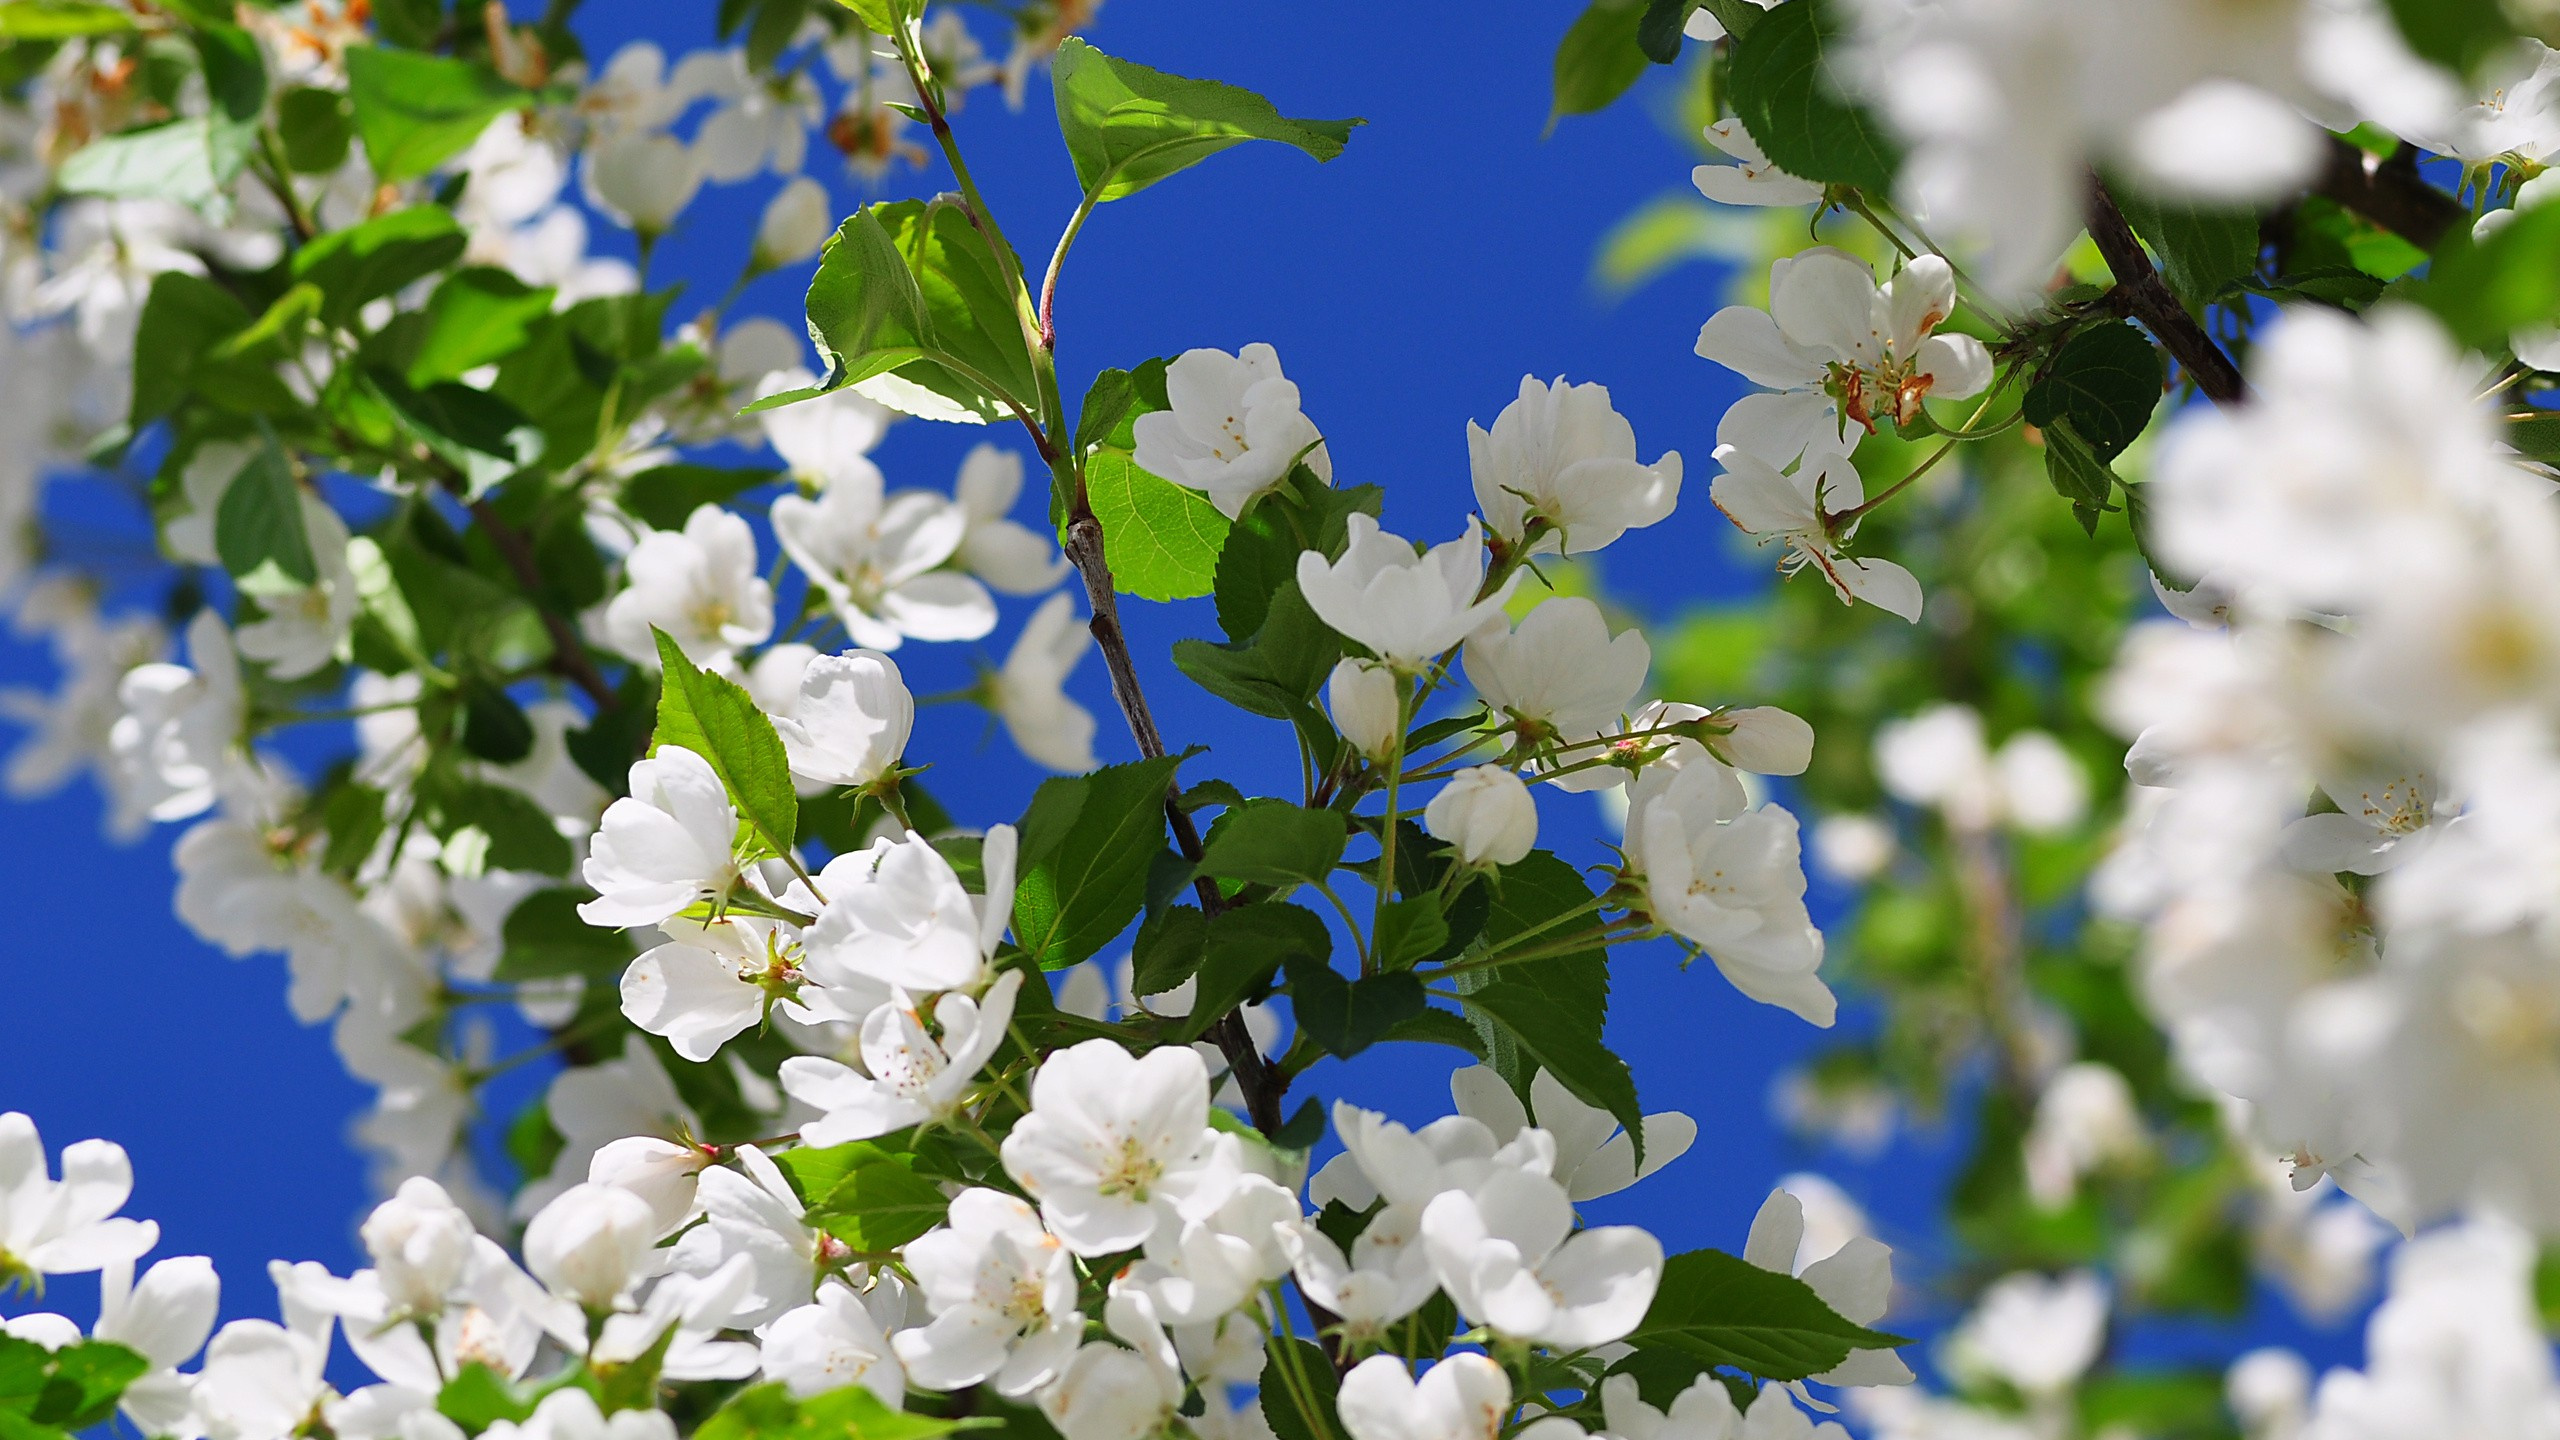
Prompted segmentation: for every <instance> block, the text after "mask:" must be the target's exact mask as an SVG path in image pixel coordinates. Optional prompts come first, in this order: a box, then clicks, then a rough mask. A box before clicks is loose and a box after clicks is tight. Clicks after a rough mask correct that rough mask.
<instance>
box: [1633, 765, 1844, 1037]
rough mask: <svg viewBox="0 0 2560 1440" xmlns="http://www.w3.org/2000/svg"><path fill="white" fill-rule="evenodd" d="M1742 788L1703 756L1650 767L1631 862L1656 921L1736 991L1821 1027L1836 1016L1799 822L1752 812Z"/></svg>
mask: <svg viewBox="0 0 2560 1440" xmlns="http://www.w3.org/2000/svg"><path fill="white" fill-rule="evenodd" d="M1749 805H1750V802H1749V800H1748V798H1747V797H1745V795H1744V794H1743V791H1742V785H1741V782H1740V781H1738V780H1736V779H1735V778H1734V775H1733V772H1732V771H1730V770H1727V769H1726V768H1725V767H1724V766H1723V765H1721V764H1718V763H1717V762H1715V761H1713V760H1710V759H1707V758H1705V757H1703V756H1701V757H1699V758H1698V759H1695V760H1692V761H1690V762H1689V763H1687V764H1685V765H1681V766H1679V767H1678V768H1677V769H1671V768H1668V767H1666V766H1659V765H1658V766H1655V767H1651V768H1649V769H1648V770H1647V771H1646V772H1645V774H1644V775H1643V776H1642V777H1640V778H1639V779H1638V781H1637V782H1636V785H1635V787H1634V793H1633V795H1632V796H1631V803H1630V808H1629V810H1628V812H1627V862H1628V866H1629V868H1630V869H1631V870H1632V871H1635V872H1638V873H1641V874H1642V875H1643V877H1644V884H1645V895H1646V903H1647V904H1648V905H1649V906H1650V907H1651V908H1652V912H1653V916H1654V919H1655V920H1656V921H1657V922H1659V923H1660V924H1661V925H1663V926H1664V927H1665V928H1667V929H1669V930H1671V931H1672V932H1673V933H1675V934H1677V935H1679V936H1681V937H1682V938H1683V939H1686V940H1689V941H1692V942H1694V943H1695V944H1697V945H1699V946H1700V947H1702V948H1703V949H1705V950H1706V952H1707V954H1708V956H1709V957H1710V958H1712V959H1713V960H1714V961H1715V963H1716V968H1717V969H1718V970H1720V971H1722V972H1724V977H1725V978H1726V979H1727V980H1730V981H1732V982H1733V987H1734V988H1735V989H1737V990H1740V991H1741V992H1742V993H1743V994H1745V995H1748V996H1750V997H1751V998H1752V999H1754V1000H1757V1001H1760V1002H1761V1003H1762V1004H1765V1005H1776V1006H1779V1007H1781V1008H1783V1009H1787V1010H1792V1011H1794V1012H1795V1013H1796V1014H1798V1015H1801V1016H1803V1017H1804V1018H1805V1019H1807V1020H1810V1021H1812V1022H1813V1023H1814V1024H1816V1025H1829V1024H1830V1023H1831V1021H1832V1019H1833V1017H1834V1016H1835V1015H1836V1014H1837V1013H1838V1011H1839V1002H1838V1001H1837V1000H1836V999H1834V998H1833V996H1832V994H1831V990H1830V987H1829V986H1826V985H1824V984H1823V983H1822V980H1821V977H1820V976H1819V975H1817V974H1816V973H1815V972H1816V971H1817V970H1819V969H1820V967H1821V965H1822V932H1821V931H1819V930H1817V929H1815V928H1814V926H1813V920H1812V917H1811V916H1810V915H1808V914H1807V913H1806V911H1805V905H1804V888H1805V880H1804V859H1803V853H1802V850H1801V848H1800V846H1799V842H1798V838H1797V833H1796V817H1795V816H1793V815H1791V814H1789V813H1787V812H1786V811H1785V810H1783V809H1781V808H1779V807H1778V806H1775V805H1762V806H1760V807H1758V808H1757V809H1753V808H1749Z"/></svg>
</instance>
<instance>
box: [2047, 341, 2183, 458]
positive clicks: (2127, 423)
mask: <svg viewBox="0 0 2560 1440" xmlns="http://www.w3.org/2000/svg"><path fill="white" fill-rule="evenodd" d="M2166 376H2167V372H2166V370H2165V369H2164V368H2163V367H2162V366H2161V363H2160V351H2159V348H2158V347H2156V346H2154V345H2153V344H2152V343H2151V338H2150V337H2149V336H2147V335H2145V334H2143V333H2142V332H2141V331H2140V330H2138V329H2135V328H2134V327H2133V326H2132V325H2130V324H2120V325H2093V326H2090V327H2089V328H2088V329H2086V330H2083V331H2081V332H2079V333H2078V334H2076V335H2074V336H2072V337H2071V338H2070V339H2069V340H2067V341H2065V342H2063V346H2062V349H2061V350H2060V351H2059V352H2058V353H2056V354H2055V355H2054V357H2053V363H2052V364H2050V365H2048V366H2046V367H2045V371H2044V374H2043V375H2041V376H2039V377H2038V378H2037V380H2036V383H2035V384H2033V385H2031V386H2029V387H2028V389H2027V398H2026V405H2025V414H2026V419H2027V423H2028V424H2030V425H2034V426H2038V427H2044V428H2049V427H2051V426H2052V425H2053V423H2054V422H2055V421H2056V420H2057V419H2062V418H2066V417H2067V418H2068V419H2069V420H2070V421H2071V424H2072V427H2073V428H2074V429H2076V430H2078V431H2079V432H2080V438H2081V439H2082V440H2085V441H2087V442H2088V445H2089V449H2090V450H2091V452H2092V453H2094V454H2096V455H2097V457H2098V458H2099V459H2101V460H2112V459H2114V458H2115V457H2116V456H2118V455H2120V454H2122V453H2123V452H2124V448H2125V447H2126V446H2128V445H2130V444H2132V443H2133V442H2134V438H2135V437H2136V436H2139V435H2140V434H2141V433H2142V431H2143V428H2144V427H2145V426H2148V425H2149V424H2150V423H2151V412H2152V411H2153V410H2155V409H2157V408H2158V407H2159V404H2160V389H2161V385H2162V383H2163V381H2164V380H2165V379H2166Z"/></svg>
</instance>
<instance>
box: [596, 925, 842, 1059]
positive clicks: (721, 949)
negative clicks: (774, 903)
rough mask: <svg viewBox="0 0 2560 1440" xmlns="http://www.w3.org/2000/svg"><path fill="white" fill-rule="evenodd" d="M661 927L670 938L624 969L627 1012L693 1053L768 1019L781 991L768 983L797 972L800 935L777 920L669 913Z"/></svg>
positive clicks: (714, 1049)
mask: <svg viewBox="0 0 2560 1440" xmlns="http://www.w3.org/2000/svg"><path fill="white" fill-rule="evenodd" d="M658 928H659V930H660V932H661V933H663V934H665V935H666V936H667V943H665V944H663V945H653V946H651V947H650V948H649V949H647V950H645V951H642V952H641V954H640V956H639V958H637V959H635V960H633V961H632V962H631V964H630V965H629V966H628V967H626V968H625V969H624V970H623V972H622V1013H623V1015H624V1016H625V1017H626V1018H627V1019H629V1020H630V1021H631V1023H632V1024H634V1025H637V1026H639V1027H640V1028H641V1029H643V1030H646V1031H648V1032H649V1033H650V1034H652V1035H663V1036H665V1037H666V1038H667V1043H668V1044H670V1045H672V1046H674V1047H675V1052H676V1053H677V1054H679V1055H681V1056H683V1057H684V1058H686V1059H687V1060H692V1061H696V1062H700V1061H704V1060H708V1059H710V1058H711V1057H712V1056H713V1055H716V1054H718V1053H719V1051H720V1047H721V1046H722V1045H725V1044H727V1043H728V1042H729V1041H731V1040H732V1039H735V1038H736V1037H737V1036H738V1034H739V1033H740V1032H742V1031H744V1030H746V1029H747V1028H748V1027H749V1026H752V1025H755V1024H757V1023H758V1022H760V1021H762V1020H763V1019H764V1014H765V1007H766V1004H767V1002H768V1001H769V1000H771V999H773V998H774V997H775V995H776V990H775V989H768V988H767V987H768V985H776V984H777V982H778V984H779V985H787V984H788V983H789V982H790V980H791V978H792V976H793V974H794V969H795V967H794V966H793V964H792V962H793V960H794V959H795V958H796V956H797V949H798V942H797V940H796V939H795V938H794V937H793V936H791V935H790V934H788V933H787V932H785V931H784V930H783V929H782V928H781V927H780V926H779V925H777V924H776V923H775V922H773V921H770V920H763V919H756V918H751V917H747V916H742V915H728V916H724V917H722V918H721V919H718V920H708V921H695V920H685V919H679V918H674V917H670V918H668V919H665V920H661V921H659V922H658ZM782 1003H783V1005H784V1007H785V1008H786V1009H796V1008H797V1007H794V1006H791V1004H790V1002H789V1001H787V1000H785V1001H783V1002H782ZM806 1014H807V1012H801V1014H800V1015H796V1016H795V1017H794V1018H803V1017H805V1016H806ZM807 1018H815V1017H807Z"/></svg>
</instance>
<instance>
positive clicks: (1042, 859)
mask: <svg viewBox="0 0 2560 1440" xmlns="http://www.w3.org/2000/svg"><path fill="white" fill-rule="evenodd" d="M1179 764H1181V758H1180V757H1179V756H1171V755H1168V756H1161V757H1159V758H1157V759H1153V760H1137V761H1132V762H1131V763H1129V764H1126V765H1106V766H1104V767H1103V768H1101V769H1099V770H1096V771H1094V772H1093V773H1092V774H1090V775H1062V776H1056V777H1053V778H1051V779H1048V780H1043V781H1042V782H1040V788H1039V790H1038V791H1036V792H1034V794H1033V795H1032V799H1031V808H1030V809H1029V810H1028V811H1026V812H1025V813H1024V815H1023V817H1022V850H1021V855H1020V858H1019V861H1018V864H1019V867H1020V872H1021V875H1020V879H1019V880H1017V881H1016V882H1015V885H1014V892H1013V934H1014V938H1015V939H1016V940H1017V941H1019V942H1020V943H1021V945H1022V951H1023V953H1024V954H1026V955H1028V956H1030V957H1031V958H1032V960H1033V962H1034V963H1036V964H1038V965H1039V966H1040V967H1041V968H1042V969H1044V970H1060V969H1064V968H1065V967H1067V966H1069V965H1073V964H1076V963H1078V962H1080V961H1082V960H1084V959H1086V958H1087V957H1089V956H1091V955H1092V954H1093V953H1094V952H1095V951H1097V950H1099V949H1101V948H1102V947H1103V946H1104V945H1106V944H1108V943H1110V941H1111V939H1112V937H1114V936H1116V935H1118V934H1119V933H1120V932H1121V931H1123V930H1125V929H1127V928H1128V927H1129V922H1130V921H1132V920H1135V919H1137V918H1138V910H1139V908H1140V907H1141V906H1142V905H1144V904H1145V903H1146V891H1147V867H1148V866H1149V865H1150V864H1152V863H1153V862H1154V860H1155V857H1156V856H1157V855H1159V854H1161V853H1163V851H1164V848H1165V846H1164V827H1165V815H1164V802H1165V795H1166V793H1167V791H1168V790H1169V789H1170V788H1171V786H1172V784H1173V772H1174V768H1175V767H1176V766H1177V765H1179Z"/></svg>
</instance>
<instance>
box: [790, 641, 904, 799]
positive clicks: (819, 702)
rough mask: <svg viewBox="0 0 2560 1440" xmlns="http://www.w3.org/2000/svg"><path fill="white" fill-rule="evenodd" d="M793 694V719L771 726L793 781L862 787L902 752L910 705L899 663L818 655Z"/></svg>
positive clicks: (854, 653) (868, 653) (863, 653)
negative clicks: (795, 699)
mask: <svg viewBox="0 0 2560 1440" xmlns="http://www.w3.org/2000/svg"><path fill="white" fill-rule="evenodd" d="M795 688H796V689H797V691H798V696H797V703H795V704H794V705H793V707H792V711H791V713H790V714H789V715H776V716H775V717H774V719H773V729H774V733H775V734H777V735H780V736H781V737H782V748H783V749H784V751H785V752H787V753H788V754H789V755H790V757H791V773H792V774H794V775H797V776H799V777H800V778H802V779H804V780H814V781H816V782H818V783H819V784H821V785H850V786H862V785H868V784H870V783H871V782H872V781H874V780H877V779H879V778H880V776H881V773H882V772H883V771H886V770H887V769H888V768H889V767H890V766H892V765H895V764H897V763H898V757H899V756H900V755H901V754H903V753H905V751H906V748H907V734H908V732H909V731H910V730H912V729H913V728H914V727H915V720H916V702H915V697H914V696H913V695H911V694H909V693H908V691H907V685H906V681H905V680H904V679H903V678H902V677H900V675H899V674H898V662H897V661H895V660H892V659H890V658H889V657H888V656H886V655H883V654H881V653H880V652H879V651H877V650H848V651H846V652H845V653H843V654H841V655H820V656H817V657H816V658H814V659H812V660H810V661H809V662H808V665H807V667H806V668H805V669H803V670H802V671H801V672H800V682H799V684H798V686H797V687H795Z"/></svg>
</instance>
